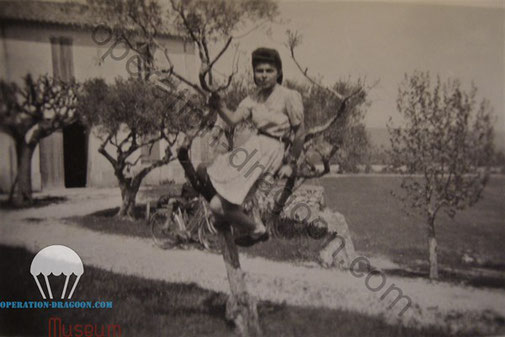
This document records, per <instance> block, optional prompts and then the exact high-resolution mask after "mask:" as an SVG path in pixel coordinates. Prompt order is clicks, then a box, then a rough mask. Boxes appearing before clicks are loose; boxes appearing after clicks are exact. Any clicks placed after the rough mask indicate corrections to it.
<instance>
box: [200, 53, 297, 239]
mask: <svg viewBox="0 0 505 337" xmlns="http://www.w3.org/2000/svg"><path fill="white" fill-rule="evenodd" d="M252 66H253V71H254V83H255V84H256V86H257V89H256V90H255V92H254V93H253V94H251V95H249V96H248V97H246V98H245V99H244V100H243V101H242V102H241V103H240V104H239V106H238V108H237V110H236V111H231V110H229V109H228V108H227V106H226V104H225V103H224V102H223V100H222V99H221V98H220V97H219V96H218V95H212V97H211V99H210V106H211V108H212V109H215V110H216V111H217V112H218V114H219V116H220V117H221V118H222V119H223V120H224V121H225V122H226V123H227V124H229V125H230V126H235V125H236V124H237V123H239V122H241V121H243V120H245V119H251V120H252V122H253V124H254V125H255V127H256V128H257V134H256V135H253V136H251V137H250V138H249V139H248V140H247V141H246V142H245V144H243V145H242V146H241V147H240V148H237V149H234V150H233V151H231V152H228V153H225V154H222V155H220V156H218V157H217V158H216V159H215V161H214V162H213V163H212V164H211V165H210V166H209V167H208V169H207V174H208V177H209V180H210V182H211V183H212V186H213V187H214V189H215V191H216V192H217V194H216V195H215V196H214V197H213V198H212V200H211V201H210V208H211V210H212V212H213V214H214V216H215V217H216V220H217V222H218V223H220V222H228V223H230V224H231V225H233V226H234V227H235V228H236V229H237V230H238V231H239V232H242V233H244V232H245V233H247V234H246V235H245V236H242V237H240V238H237V239H236V243H237V244H240V245H244V246H249V245H252V244H254V243H256V242H258V241H263V240H266V239H267V238H268V233H267V230H266V227H265V225H264V224H262V223H261V221H256V222H255V221H254V220H253V219H251V218H250V217H248V216H247V215H246V214H245V213H244V211H243V209H242V208H241V206H240V205H241V204H242V203H243V201H244V200H245V199H246V197H247V196H248V195H250V194H252V193H255V191H256V189H257V188H258V183H259V182H260V181H263V180H264V179H265V178H266V177H267V176H270V177H273V176H274V175H275V174H276V173H277V175H278V176H279V177H281V178H283V177H289V176H291V175H292V174H294V172H293V171H294V170H295V169H296V159H297V158H299V157H300V153H301V151H302V147H303V134H304V122H303V104H302V99H301V95H300V94H299V93H298V92H296V91H294V90H290V89H287V88H285V87H283V86H281V83H282V77H283V76H282V62H281V58H280V56H279V53H278V52H277V51H276V50H275V49H268V48H258V49H256V50H255V51H254V52H253V53H252ZM292 131H294V139H293V144H292V147H291V151H290V155H289V156H288V159H287V160H283V159H284V153H285V149H286V146H287V143H288V142H289V140H290V137H289V136H290V134H291V132H292ZM291 138H292V137H291ZM283 163H285V165H283Z"/></svg>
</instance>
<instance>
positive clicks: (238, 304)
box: [219, 226, 262, 337]
mask: <svg viewBox="0 0 505 337" xmlns="http://www.w3.org/2000/svg"><path fill="white" fill-rule="evenodd" d="M219 236H220V238H221V252H222V254H223V260H224V264H225V266H226V273H227V275H228V282H229V283H230V290H231V294H230V296H229V297H228V301H227V302H226V319H228V320H230V321H232V322H234V324H235V326H236V328H237V330H238V332H239V333H240V335H241V336H243V337H249V336H250V337H254V336H256V337H257V336H262V332H261V328H260V325H259V319H258V310H257V301H256V299H255V298H254V297H252V296H251V295H249V293H248V292H247V285H246V281H245V273H244V272H243V271H242V269H240V260H239V255H238V249H237V246H236V245H235V242H234V238H233V234H232V232H231V230H230V227H229V226H226V228H223V229H222V230H221V231H220V234H219Z"/></svg>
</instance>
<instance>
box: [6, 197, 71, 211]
mask: <svg viewBox="0 0 505 337" xmlns="http://www.w3.org/2000/svg"><path fill="white" fill-rule="evenodd" d="M67 200H68V199H67V198H66V197H57V196H46V197H40V198H33V203H32V204H27V205H23V206H19V207H18V206H14V205H13V204H12V203H10V202H9V201H8V200H2V201H0V209H5V210H16V209H25V208H38V207H44V206H48V205H52V204H59V203H62V202H64V201H67Z"/></svg>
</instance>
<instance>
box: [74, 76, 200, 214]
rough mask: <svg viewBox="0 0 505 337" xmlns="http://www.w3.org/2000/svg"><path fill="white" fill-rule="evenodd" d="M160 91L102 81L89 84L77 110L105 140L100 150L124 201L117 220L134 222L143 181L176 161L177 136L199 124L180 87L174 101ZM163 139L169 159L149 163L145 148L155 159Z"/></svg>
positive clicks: (139, 84) (139, 82)
mask: <svg viewBox="0 0 505 337" xmlns="http://www.w3.org/2000/svg"><path fill="white" fill-rule="evenodd" d="M158 90H159V89H157V88H156V87H155V86H154V85H153V84H149V83H147V82H145V81H142V80H134V79H130V80H126V81H125V80H121V79H117V80H116V82H115V83H114V84H113V85H107V84H106V83H105V82H104V81H103V80H101V79H94V80H90V81H88V82H86V83H85V84H84V90H83V94H82V95H81V96H80V97H79V105H78V111H79V112H80V114H81V115H82V118H83V121H84V122H85V124H87V125H89V126H96V133H97V136H98V137H99V138H100V139H101V141H102V143H101V145H100V147H99V149H98V151H99V152H100V153H101V154H102V155H103V156H104V157H105V158H106V159H107V160H108V161H109V163H110V164H111V165H112V167H113V169H114V175H115V176H116V178H117V180H118V183H119V187H120V190H121V197H122V204H121V207H120V209H119V213H118V215H119V216H121V217H129V218H132V217H134V209H135V199H136V195H137V192H138V190H139V187H140V184H141V183H142V180H143V179H144V178H145V177H146V176H147V174H148V173H149V172H151V171H152V170H153V169H155V168H157V167H160V166H162V165H165V164H168V163H169V162H170V161H173V160H175V159H177V158H176V156H174V155H173V153H172V150H171V147H172V146H173V145H174V143H175V142H176V140H177V135H178V134H179V132H181V131H185V130H187V129H189V128H190V127H194V124H195V120H194V118H192V117H194V116H197V115H196V114H193V113H189V111H190V110H191V98H190V97H185V99H183V100H181V99H179V98H178V97H177V94H176V88H175V86H172V90H173V92H174V96H169V95H166V94H165V93H163V94H162V95H160V94H159V93H158V92H157V91H158ZM178 95H179V96H180V95H184V93H183V92H182V93H178ZM181 102H185V104H184V105H181ZM162 139H163V140H165V141H167V142H168V145H169V146H167V148H166V150H165V152H164V154H163V155H162V156H161V158H159V159H155V160H152V161H146V158H145V156H143V155H142V149H144V153H148V154H150V153H151V151H152V149H153V147H154V145H155V144H156V143H157V142H159V141H161V140H162ZM145 150H147V151H145ZM139 162H140V164H139ZM134 167H135V168H137V167H138V170H134V169H133V168H134Z"/></svg>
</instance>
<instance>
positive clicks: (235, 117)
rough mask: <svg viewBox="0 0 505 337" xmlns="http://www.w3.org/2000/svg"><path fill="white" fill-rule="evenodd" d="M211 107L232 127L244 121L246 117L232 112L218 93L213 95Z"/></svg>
mask: <svg viewBox="0 0 505 337" xmlns="http://www.w3.org/2000/svg"><path fill="white" fill-rule="evenodd" d="M209 107H210V108H211V109H213V110H215V111H217V113H218V114H219V116H220V117H221V118H222V119H223V120H224V121H225V122H226V123H227V124H228V125H229V126H231V127H234V126H235V125H237V124H238V123H239V122H241V121H242V120H243V119H244V116H243V115H241V114H238V113H236V111H231V110H230V109H228V107H227V106H226V103H225V102H224V101H223V99H222V98H221V97H220V96H219V95H218V94H216V93H213V94H212V95H211V96H210V99H209Z"/></svg>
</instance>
